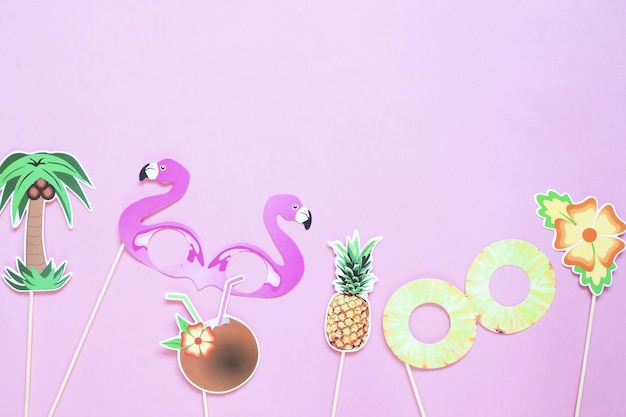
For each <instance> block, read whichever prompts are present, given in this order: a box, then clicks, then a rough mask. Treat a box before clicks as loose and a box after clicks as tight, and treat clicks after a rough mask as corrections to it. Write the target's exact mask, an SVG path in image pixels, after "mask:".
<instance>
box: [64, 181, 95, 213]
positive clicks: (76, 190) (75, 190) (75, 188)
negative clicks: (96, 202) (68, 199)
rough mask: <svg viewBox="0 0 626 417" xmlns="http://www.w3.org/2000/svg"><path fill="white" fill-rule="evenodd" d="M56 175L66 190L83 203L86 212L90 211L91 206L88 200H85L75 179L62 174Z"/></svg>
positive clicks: (85, 197)
mask: <svg viewBox="0 0 626 417" xmlns="http://www.w3.org/2000/svg"><path fill="white" fill-rule="evenodd" d="M56 174H57V176H58V177H59V179H60V180H61V181H62V182H63V184H65V185H66V186H67V188H69V189H70V190H72V192H73V193H74V194H75V195H76V197H78V198H79V199H80V201H82V202H83V204H84V205H85V207H86V208H87V210H89V211H91V205H90V204H89V200H87V196H86V195H85V193H84V192H83V189H82V188H81V186H80V184H79V183H78V181H76V178H75V177H73V176H71V175H68V174H65V173H63V172H56Z"/></svg>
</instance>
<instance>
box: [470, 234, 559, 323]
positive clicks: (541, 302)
mask: <svg viewBox="0 0 626 417" xmlns="http://www.w3.org/2000/svg"><path fill="white" fill-rule="evenodd" d="M506 265H513V266H517V267H519V268H521V269H522V270H523V271H524V272H525V273H526V275H527V276H528V279H529V281H530V291H529V293H528V296H527V297H526V299H525V300H524V301H522V302H521V303H520V304H518V305H516V306H513V307H508V306H503V305H501V304H499V303H498V302H497V301H496V300H495V299H494V298H493V296H492V295H491V292H490V291H489V281H490V279H491V277H492V275H493V274H494V272H496V270H498V269H499V268H500V267H502V266H506ZM555 291H556V278H555V276H554V271H553V270H552V265H551V264H550V260H549V259H548V258H547V256H546V255H544V254H543V252H541V251H540V250H539V248H537V247H536V246H534V245H532V244H530V243H528V242H525V241H523V240H516V239H506V240H500V241H498V242H494V243H492V244H491V245H489V246H487V247H486V248H485V249H483V250H482V252H480V254H479V255H478V256H476V258H475V259H474V261H473V262H472V265H470V267H469V269H468V271H467V277H466V280H465V292H466V294H467V296H468V297H469V298H470V300H471V301H472V303H473V304H474V306H475V308H476V312H477V314H478V317H479V318H480V324H482V325H483V327H485V328H486V329H489V330H491V331H492V332H495V333H507V334H512V333H518V332H521V331H522V330H525V329H527V328H529V327H530V326H532V325H533V324H535V323H536V322H537V321H538V320H539V319H541V317H543V316H544V314H546V311H548V308H549V307H550V304H552V300H553V298H554V293H555Z"/></svg>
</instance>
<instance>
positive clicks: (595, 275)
mask: <svg viewBox="0 0 626 417" xmlns="http://www.w3.org/2000/svg"><path fill="white" fill-rule="evenodd" d="M606 274H607V270H606V268H605V267H604V266H603V265H602V264H601V263H600V262H596V265H595V266H594V268H593V270H591V271H589V272H587V278H589V279H591V281H592V282H593V283H594V284H595V285H599V284H600V281H602V279H603V278H604V277H605V276H606Z"/></svg>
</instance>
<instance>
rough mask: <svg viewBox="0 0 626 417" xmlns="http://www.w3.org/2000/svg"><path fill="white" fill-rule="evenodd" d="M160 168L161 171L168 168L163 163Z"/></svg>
mask: <svg viewBox="0 0 626 417" xmlns="http://www.w3.org/2000/svg"><path fill="white" fill-rule="evenodd" d="M159 168H161V171H165V168H167V167H166V166H165V165H161V166H160V167H159Z"/></svg>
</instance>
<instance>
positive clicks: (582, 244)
mask: <svg viewBox="0 0 626 417" xmlns="http://www.w3.org/2000/svg"><path fill="white" fill-rule="evenodd" d="M535 201H536V202H537V205H538V206H539V208H538V210H537V214H538V215H539V217H541V218H542V219H543V220H544V222H543V226H544V227H545V228H546V229H549V230H554V240H553V241H552V247H553V248H554V250H557V251H564V252H565V253H564V254H563V257H562V263H563V266H565V267H566V268H570V269H571V270H572V272H573V273H574V274H575V275H578V277H579V283H580V285H582V286H583V287H587V288H588V289H589V291H590V292H591V306H590V308H589V320H588V323H587V336H586V339H585V349H584V353H583V364H582V369H581V374H580V381H579V385H578V394H577V396H576V410H575V415H576V417H578V416H579V415H580V405H581V402H582V394H583V388H584V382H585V374H586V370H587V357H588V354H589V345H590V341H591V330H592V327H593V317H594V313H595V307H596V298H598V296H600V295H601V294H602V292H603V291H604V288H605V287H608V286H610V285H611V283H612V281H613V271H615V269H617V264H616V263H615V259H616V258H617V256H618V255H619V254H620V253H621V252H622V251H623V250H624V247H626V244H625V243H624V240H623V239H621V238H620V237H618V236H619V235H621V234H623V233H624V232H625V231H626V223H625V222H624V220H622V219H621V218H620V217H619V216H618V215H617V214H616V213H615V208H614V207H613V206H612V205H611V204H605V205H603V206H602V207H600V208H599V209H598V200H597V199H596V198H595V197H587V198H585V199H584V200H583V201H581V202H579V203H573V202H572V199H571V198H570V196H569V195H568V194H559V193H557V192H556V191H553V190H549V191H548V192H547V193H546V194H537V195H536V196H535Z"/></svg>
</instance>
